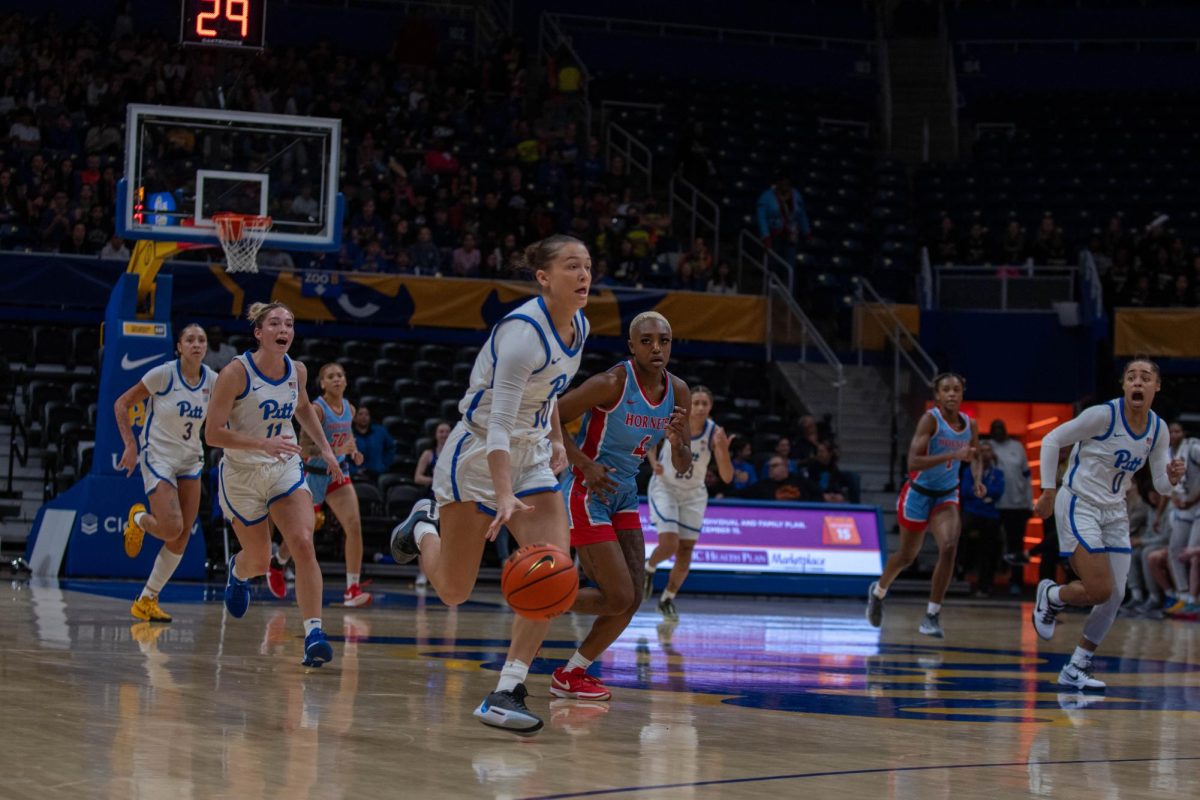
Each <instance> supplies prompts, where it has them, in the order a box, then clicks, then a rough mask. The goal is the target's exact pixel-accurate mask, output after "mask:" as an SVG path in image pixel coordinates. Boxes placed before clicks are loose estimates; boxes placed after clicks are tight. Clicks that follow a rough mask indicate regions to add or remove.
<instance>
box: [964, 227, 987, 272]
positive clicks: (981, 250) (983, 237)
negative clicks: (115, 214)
mask: <svg viewBox="0 0 1200 800" xmlns="http://www.w3.org/2000/svg"><path fill="white" fill-rule="evenodd" d="M987 260H988V246H987V228H985V227H983V225H981V224H979V223H978V222H976V223H973V224H972V225H971V229H970V231H968V232H967V240H966V241H965V242H964V243H963V258H962V262H963V263H964V264H967V265H970V266H982V265H983V264H985V263H986V262H987Z"/></svg>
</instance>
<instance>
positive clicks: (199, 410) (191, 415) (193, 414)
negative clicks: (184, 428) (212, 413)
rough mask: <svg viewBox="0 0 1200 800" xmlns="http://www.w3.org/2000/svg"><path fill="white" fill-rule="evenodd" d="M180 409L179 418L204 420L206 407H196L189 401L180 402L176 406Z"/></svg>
mask: <svg viewBox="0 0 1200 800" xmlns="http://www.w3.org/2000/svg"><path fill="white" fill-rule="evenodd" d="M175 405H176V406H178V408H179V416H181V417H187V418H188V419H204V406H194V405H192V404H191V403H189V402H188V401H187V400H180V401H179V402H178V403H176V404H175Z"/></svg>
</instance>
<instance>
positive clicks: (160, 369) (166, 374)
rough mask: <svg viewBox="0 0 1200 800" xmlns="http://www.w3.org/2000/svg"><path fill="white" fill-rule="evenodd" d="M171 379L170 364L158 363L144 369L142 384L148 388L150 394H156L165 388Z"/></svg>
mask: <svg viewBox="0 0 1200 800" xmlns="http://www.w3.org/2000/svg"><path fill="white" fill-rule="evenodd" d="M170 380H171V364H170V363H169V362H168V363H166V364H159V365H158V366H157V367H154V368H153V369H149V370H147V371H146V374H145V375H143V376H142V385H143V386H145V387H146V389H147V390H149V392H150V394H158V393H159V392H161V391H163V390H165V389H166V388H167V384H168V383H169V382H170Z"/></svg>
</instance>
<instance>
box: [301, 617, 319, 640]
mask: <svg viewBox="0 0 1200 800" xmlns="http://www.w3.org/2000/svg"><path fill="white" fill-rule="evenodd" d="M319 627H321V618H320V617H313V618H312V619H306V620H304V635H305V636H308V635H309V634H310V633H312V632H313V631H315V630H316V629H317V628H319Z"/></svg>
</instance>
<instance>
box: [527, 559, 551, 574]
mask: <svg viewBox="0 0 1200 800" xmlns="http://www.w3.org/2000/svg"><path fill="white" fill-rule="evenodd" d="M542 564H549V565H550V566H551V567H552V568H553V566H554V556H548V555H547V556H542V557H541V558H539V559H538V560H537V561H535V562H534V564H533V566H532V567H530V568H529V569H527V570H525V577H526V578H528V577H529V576H530V575H532V574H533V573H534V571H535V570H537V569H538V568H539V567H541V566H542Z"/></svg>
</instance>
